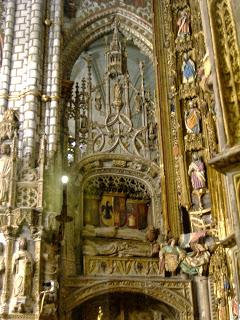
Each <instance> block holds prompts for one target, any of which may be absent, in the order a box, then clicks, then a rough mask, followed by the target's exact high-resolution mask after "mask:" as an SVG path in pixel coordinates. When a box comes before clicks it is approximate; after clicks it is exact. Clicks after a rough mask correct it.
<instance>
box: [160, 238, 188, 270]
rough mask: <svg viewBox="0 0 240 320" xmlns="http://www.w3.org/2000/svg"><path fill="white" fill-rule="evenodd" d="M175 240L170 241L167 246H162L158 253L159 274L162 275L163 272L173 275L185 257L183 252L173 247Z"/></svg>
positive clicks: (177, 247)
mask: <svg viewBox="0 0 240 320" xmlns="http://www.w3.org/2000/svg"><path fill="white" fill-rule="evenodd" d="M175 243H176V241H175V239H173V238H172V239H170V240H169V242H168V244H167V245H165V246H163V247H162V249H161V250H160V252H159V274H160V275H163V274H164V271H169V272H171V273H173V274H174V273H175V272H176V270H177V267H178V265H179V263H180V262H181V261H182V259H183V258H184V256H185V251H184V250H183V249H181V248H180V247H179V246H176V245H175Z"/></svg>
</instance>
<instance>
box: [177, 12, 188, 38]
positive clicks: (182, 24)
mask: <svg viewBox="0 0 240 320" xmlns="http://www.w3.org/2000/svg"><path fill="white" fill-rule="evenodd" d="M177 26H178V32H177V37H178V38H183V37H186V36H188V35H190V13H189V10H187V9H186V8H185V9H183V10H182V11H180V16H179V19H178V20H177Z"/></svg>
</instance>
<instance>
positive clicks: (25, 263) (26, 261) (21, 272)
mask: <svg viewBox="0 0 240 320" xmlns="http://www.w3.org/2000/svg"><path fill="white" fill-rule="evenodd" d="M33 267H34V261H33V257H32V255H31V253H30V252H28V250H27V239H26V238H21V239H20V240H19V249H18V251H17V252H16V253H15V254H14V256H13V273H14V274H15V278H14V282H13V296H14V297H15V298H16V306H15V311H16V309H17V310H18V311H21V312H24V304H25V302H26V298H31V292H32V278H33Z"/></svg>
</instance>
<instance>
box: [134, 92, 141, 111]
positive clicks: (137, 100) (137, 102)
mask: <svg viewBox="0 0 240 320" xmlns="http://www.w3.org/2000/svg"><path fill="white" fill-rule="evenodd" d="M135 110H136V112H137V113H139V112H141V110H142V97H141V95H140V92H139V91H138V93H137V94H136V97H135Z"/></svg>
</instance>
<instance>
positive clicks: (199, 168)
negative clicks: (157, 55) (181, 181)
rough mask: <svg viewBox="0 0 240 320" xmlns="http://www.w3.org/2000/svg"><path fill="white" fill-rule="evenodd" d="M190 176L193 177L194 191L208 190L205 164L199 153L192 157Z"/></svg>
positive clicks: (189, 169)
mask: <svg viewBox="0 0 240 320" xmlns="http://www.w3.org/2000/svg"><path fill="white" fill-rule="evenodd" d="M188 174H189V176H190V177H191V183H192V187H193V190H199V189H203V188H206V177H205V169H204V163H203V161H202V160H201V159H200V157H199V155H198V153H197V152H195V153H193V155H192V162H191V163H190V165H189V168H188Z"/></svg>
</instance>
